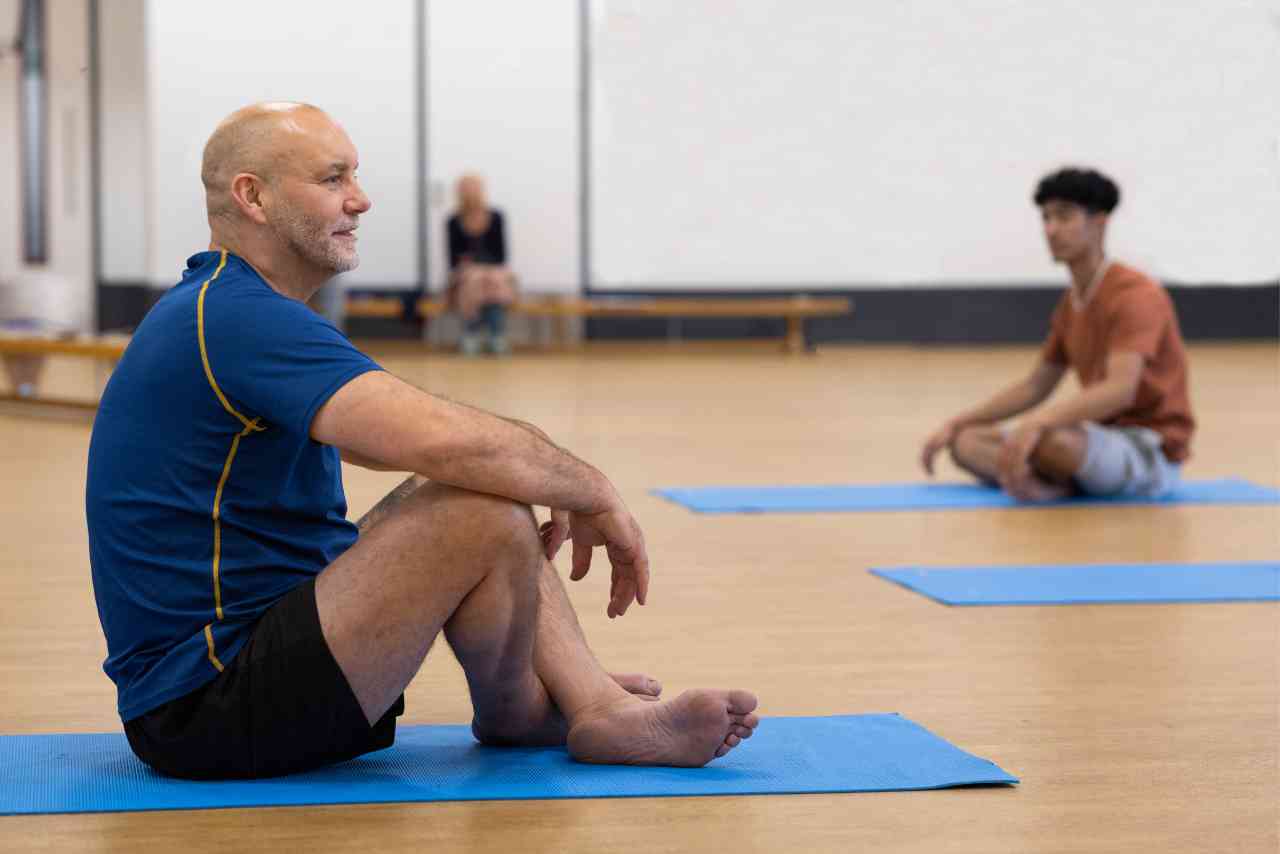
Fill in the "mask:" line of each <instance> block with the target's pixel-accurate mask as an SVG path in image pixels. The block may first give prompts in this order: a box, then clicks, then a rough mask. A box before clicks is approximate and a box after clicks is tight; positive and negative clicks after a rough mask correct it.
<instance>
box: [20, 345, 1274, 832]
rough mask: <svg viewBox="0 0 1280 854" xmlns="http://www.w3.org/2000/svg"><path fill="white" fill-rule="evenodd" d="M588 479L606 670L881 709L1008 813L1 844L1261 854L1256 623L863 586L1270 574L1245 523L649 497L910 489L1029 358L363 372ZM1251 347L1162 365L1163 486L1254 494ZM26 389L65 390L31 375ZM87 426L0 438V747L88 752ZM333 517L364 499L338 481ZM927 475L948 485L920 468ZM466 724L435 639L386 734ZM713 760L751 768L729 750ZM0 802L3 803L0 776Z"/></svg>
mask: <svg viewBox="0 0 1280 854" xmlns="http://www.w3.org/2000/svg"><path fill="white" fill-rule="evenodd" d="M379 355H380V357H381V358H382V361H383V362H384V364H386V365H387V366H388V367H389V368H391V369H393V370H396V371H397V372H399V373H401V374H402V375H404V376H406V377H408V378H410V379H412V380H414V381H416V382H418V383H419V384H422V385H423V386H425V387H427V388H429V389H431V390H433V391H438V392H441V393H444V394H447V395H450V396H453V397H456V398H460V399H463V400H467V401H470V402H472V403H475V404H478V405H481V406H485V407H489V408H492V409H495V410H497V411H499V412H502V413H506V414H511V415H518V416H520V417H522V418H525V419H528V420H531V421H534V422H535V423H538V424H540V425H542V426H543V427H544V428H545V429H546V430H547V431H548V432H549V433H550V434H551V435H552V436H554V437H555V438H556V439H557V440H558V441H560V442H561V443H563V444H565V445H566V446H568V447H569V448H571V449H572V450H574V451H575V452H577V453H578V454H579V455H581V456H583V457H585V458H586V459H588V460H591V461H593V462H595V463H596V464H598V465H599V466H600V467H602V468H603V469H604V470H605V471H606V472H607V473H608V474H610V476H611V477H612V478H613V479H614V480H615V482H616V483H617V484H618V485H619V487H620V489H621V490H622V491H623V493H624V495H625V496H626V497H627V499H628V501H629V502H630V504H631V506H632V508H633V510H634V511H635V513H636V514H637V516H638V517H639V519H640V521H641V523H642V524H643V525H645V526H646V530H647V535H648V540H649V545H650V552H651V554H652V555H653V557H654V560H655V576H654V584H653V589H652V592H651V603H650V605H649V606H648V607H647V608H644V609H640V610H638V611H633V612H632V614H630V615H628V616H627V617H626V618H625V619H622V620H619V621H616V622H612V623H611V622H609V621H608V620H606V619H605V617H604V604H605V590H606V578H607V575H606V573H605V572H603V571H600V570H599V568H597V570H596V572H595V573H594V574H593V575H592V576H590V577H589V578H588V579H587V580H585V581H584V582H582V583H580V584H577V585H574V587H573V589H572V591H571V592H572V594H573V597H574V601H575V602H576V604H577V605H578V607H579V609H580V610H581V612H582V619H583V623H584V625H585V628H586V630H587V632H588V635H589V637H590V638H591V639H592V642H593V644H594V646H595V647H596V649H597V651H598V652H599V653H600V655H601V657H602V658H603V660H604V661H605V662H606V664H608V665H610V666H612V667H614V668H618V669H643V670H645V671H648V672H650V673H652V674H654V675H656V676H658V677H660V678H661V679H663V680H664V682H665V684H666V686H667V690H668V691H670V692H672V693H675V692H678V691H680V690H682V689H683V688H686V687H691V686H702V685H706V686H725V687H727V686H740V687H747V688H751V689H754V690H755V691H756V692H757V693H758V694H759V696H760V698H761V703H762V708H761V711H762V712H763V713H764V714H766V715H770V714H774V715H799V714H813V715H817V714H839V713H855V712H886V711H897V712H901V713H902V714H904V715H906V716H908V717H910V718H912V719H914V720H916V721H918V722H920V723H921V724H923V725H924V726H926V727H928V728H930V729H931V730H933V731H934V732H937V733H938V734H940V735H942V736H943V737H945V738H947V739H949V740H951V741H953V742H955V743H956V744H958V745H960V746H961V747H963V748H965V749H967V750H970V751H972V752H974V753H977V754H978V755H980V756H984V757H987V758H990V759H992V760H994V761H995V762H997V763H998V764H1000V765H1001V766H1003V767H1004V768H1006V769H1008V770H1009V771H1011V772H1013V773H1014V774H1016V775H1018V776H1020V777H1021V778H1022V781H1023V782H1022V785H1021V786H1018V787H1017V788H1011V789H969V790H952V791H941V792H917V793H896V794H895V793H889V794H860V795H821V796H813V795H806V796H778V797H751V798H701V799H699V798H693V799H678V798H668V799H637V800H575V801H545V802H513V803H443V804H406V805H381V806H344V807H327V808H320V809H316V808H288V809H251V810H211V811H202V812H173V813H136V814H118V815H84V816H36V817H9V818H0V850H4V851H26V850H35V851H45V850H49V851H54V850H56V851H138V850H146V851H154V852H167V851H183V852H188V854H195V852H205V851H209V852H227V851H237V850H250V849H253V850H267V851H270V850H277V849H285V848H288V849H291V850H296V849H303V850H307V851H309V852H319V851H330V850H332V851H339V850H352V851H361V852H375V851H376V852H382V851H401V850H403V851H409V850H424V851H443V850H465V851H491V850H494V851H502V850H510V851H521V852H541V851H593V850H601V849H605V848H609V849H622V848H625V849H629V850H630V849H634V850H658V851H677V850H680V851H684V850H706V849H713V848H714V849H718V850H722V851H733V852H739V851H920V852H950V851H964V852H998V851H999V852H1003V851H1037V852H1040V851H1045V852H1048V851H1062V852H1075V851H1108V852H1111V851H1151V852H1156V851H1159V852H1165V851H1214V852H1224V851H1241V852H1266V854H1274V852H1275V851H1276V850H1277V841H1278V840H1277V821H1278V818H1280V779H1278V774H1280V771H1278V758H1280V755H1278V751H1280V745H1278V741H1280V684H1278V683H1280V605H1276V604H1266V603H1255V604H1222V605H1185V606H1171V605H1145V606H1100V607H1047V608H973V609H948V608H945V607H943V606H940V605H937V604H934V603H932V602H931V601H929V600H926V599H924V598H922V597H919V596H916V595H913V594H911V593H908V592H906V591H904V590H901V589H899V588H897V587H896V586H893V585H890V584H888V583H885V582H883V581H880V580H878V579H876V578H874V577H872V576H871V575H869V574H868V573H867V571H866V570H867V568H868V567H870V566H874V565H885V564H900V563H919V564H945V563H956V562H989V563H1013V562H1019V561H1022V562H1111V561H1117V562H1120V561H1148V560H1168V561H1212V560H1236V559H1239V560H1257V559H1275V558H1276V557H1277V556H1280V509H1277V508H1276V507H1174V508H1160V509H1156V508H1143V507H1117V508H1114V509H1078V510H1074V509H1073V510H1040V511H977V512H955V513H889V514H826V515H797V516H790V515H778V516H723V517H717V516H696V515H693V514H691V513H688V512H686V511H684V510H682V509H680V508H677V507H674V506H671V505H668V504H665V503H663V502H661V501H659V500H658V499H656V498H653V497H651V496H649V495H648V494H647V490H648V489H650V488H652V487H657V486H672V485H699V484H734V483H744V484H745V483H817V482H841V481H866V482H873V481H889V480H910V479H915V478H916V477H917V476H918V473H917V470H916V463H915V459H916V453H917V449H918V445H919V442H920V440H921V439H922V438H923V436H924V435H925V434H926V432H927V431H928V430H929V429H930V428H932V427H933V426H934V424H935V423H936V422H938V421H939V420H940V419H942V418H943V417H945V416H947V415H949V414H951V413H953V412H954V411H955V410H957V409H958V408H960V407H961V406H963V405H964V404H966V403H967V402H968V401H970V400H971V399H972V398H974V397H975V396H978V395H981V394H983V393H985V392H987V391H990V390H991V389H992V388H993V387H994V385H995V384H997V383H999V382H1002V381H1004V380H1006V379H1009V378H1012V377H1013V376H1015V375H1016V374H1017V373H1018V372H1020V371H1023V370H1025V369H1027V368H1028V367H1029V366H1030V360H1031V359H1032V358H1033V351H1032V350H1029V349H1025V348H1011V349H994V350H950V349H948V350H923V349H910V348H841V349H836V348H831V349H827V350H824V351H823V352H822V353H821V354H820V355H819V356H817V357H800V358H784V357H780V356H779V355H777V354H776V353H775V352H774V351H773V349H772V347H770V348H769V349H768V350H760V349H725V348H723V347H719V348H716V349H714V350H702V349H698V348H695V347H684V348H673V349H667V348H661V347H657V348H650V349H636V348H623V349H603V348H597V349H594V350H591V351H588V352H587V353H583V354H578V355H529V356H517V357H515V358H512V359H510V360H507V361H502V362H492V361H475V362H464V361H461V360H458V359H455V358H452V357H449V356H443V355H432V356H427V357H422V356H418V355H415V354H413V353H411V352H409V351H405V350H403V349H401V350H393V351H382V352H381V353H380V354H379ZM1277 356H1278V351H1277V348H1276V347H1275V346H1266V345H1231V346H1225V345H1222V346H1219V345H1214V346H1195V347H1193V348H1192V350H1191V358H1192V360H1193V362H1192V364H1193V400H1194V403H1195V405H1196V407H1197V414H1198V415H1199V417H1200V419H1201V423H1202V427H1201V430H1200V432H1199V434H1198V436H1197V440H1196V444H1195V453H1196V456H1195V458H1194V460H1193V461H1192V463H1191V465H1189V466H1188V468H1187V472H1186V474H1187V476H1189V477H1214V476H1226V475H1242V476H1246V477H1249V478H1252V479H1254V480H1256V481H1259V482H1262V483H1268V484H1276V483H1277V482H1280V360H1278V359H1277ZM51 370H52V374H51V378H50V388H49V391H50V393H63V394H67V395H84V394H87V393H90V392H91V391H92V383H93V379H94V378H93V372H92V369H90V368H88V367H87V366H83V365H76V364H74V363H72V362H63V363H59V364H56V365H53V366H52V368H51ZM88 438H89V426H88V424H87V423H85V422H84V421H83V420H82V421H79V422H76V421H57V420H48V419H33V418H31V417H28V416H17V415H12V414H0V472H3V489H0V543H2V545H0V685H3V700H0V732H4V733H29V732H45V731H100V730H109V729H115V728H117V727H118V725H119V723H118V720H117V719H116V717H115V714H114V691H113V688H112V686H111V684H110V683H109V682H108V680H107V679H106V677H105V676H103V674H102V672H101V669H100V665H101V661H102V658H103V656H104V643H103V640H102V637H101V635H100V631H99V627H98V623H97V617H96V613H95V611H94V606H93V599H92V595H91V591H90V585H89V569H88V562H87V556H86V545H85V529H84V520H83V487H84V466H85V452H86V448H87V443H88ZM347 475H348V478H347V489H348V496H349V500H350V505H351V512H352V514H353V516H354V515H358V514H359V513H360V512H362V511H363V510H364V509H366V508H367V507H368V506H370V505H371V504H372V503H373V502H374V501H375V500H376V499H377V498H378V497H379V496H380V495H381V494H382V493H383V492H384V491H385V490H387V489H389V488H390V487H391V486H393V485H394V483H395V482H397V480H398V478H396V477H394V476H391V475H377V474H372V473H369V472H364V471H359V470H349V471H348V472H347ZM946 476H947V477H955V476H956V473H955V472H954V470H951V469H950V468H948V469H947V470H946ZM468 719H469V712H468V706H467V703H466V699H465V693H464V685H463V682H462V679H461V675H460V671H459V670H458V667H457V665H456V664H455V663H454V662H453V660H452V658H451V657H450V655H449V654H448V652H447V649H446V648H445V647H444V646H443V645H440V646H439V647H438V648H437V650H436V651H435V652H433V653H432V656H431V658H430V659H429V660H428V662H427V664H426V666H425V667H424V669H423V672H422V674H421V676H420V677H419V678H418V680H417V681H416V682H415V683H414V684H413V685H412V686H411V687H410V689H409V691H408V711H407V713H406V717H405V718H404V721H405V722H406V723H446V722H462V721H465V720H468ZM742 749H745V750H750V743H749V742H748V743H747V744H746V745H745V746H744V747H743V748H742ZM0 785H3V781H2V780H0Z"/></svg>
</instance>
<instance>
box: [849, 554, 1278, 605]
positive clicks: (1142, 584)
mask: <svg viewBox="0 0 1280 854" xmlns="http://www.w3.org/2000/svg"><path fill="white" fill-rule="evenodd" d="M871 571H872V572H873V573H875V574H876V575H878V576H880V577H881V578H887V579H888V580H890V581H892V582H894V583H895V584H901V585H902V586H903V587H905V588H907V589H908V590H914V591H915V592H917V593H922V594H924V595H925V596H928V597H929V598H930V599H934V600H936V601H938V602H941V603H943V604H944V605H1079V604H1088V603H1120V602H1254V601H1280V563H1272V562H1256V563H1169V564H1159V563H1156V564H1110V565H1108V564H1100V565H1083V566H1001V567H992V566H960V567H947V568H923V567H899V568H894V569H873V570H871Z"/></svg>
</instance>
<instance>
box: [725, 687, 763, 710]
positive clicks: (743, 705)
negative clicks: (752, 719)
mask: <svg viewBox="0 0 1280 854" xmlns="http://www.w3.org/2000/svg"><path fill="white" fill-rule="evenodd" d="M757 705H758V701H757V700H756V695H755V694H752V693H751V692H750V691H730V692H729V714H731V715H746V714H750V713H751V712H754V711H755V710H756V706H757Z"/></svg>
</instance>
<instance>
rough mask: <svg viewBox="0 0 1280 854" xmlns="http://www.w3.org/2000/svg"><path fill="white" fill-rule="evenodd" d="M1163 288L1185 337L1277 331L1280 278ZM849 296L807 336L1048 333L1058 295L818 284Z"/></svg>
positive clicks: (683, 329) (645, 323) (778, 333)
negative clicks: (847, 303)
mask: <svg viewBox="0 0 1280 854" xmlns="http://www.w3.org/2000/svg"><path fill="white" fill-rule="evenodd" d="M1168 290H1169V294H1170V296H1171V297H1172V298H1173V302H1174V306H1175V308H1176V310H1177V312H1178V321H1179V323H1180V325H1181V326H1182V333H1183V336H1184V337H1185V338H1187V339H1188V340H1208V339H1226V340H1236V339H1239V340H1251V339H1270V340H1275V339H1277V338H1278V337H1280V283H1275V284H1264V285H1248V286H1235V285H1218V286H1211V287H1210V286H1191V285H1170V286H1169V287H1168ZM793 293H795V291H765V290H741V291H720V290H717V291H707V290H699V289H692V288H691V289H683V290H678V291H677V290H669V289H666V290H661V291H656V290H634V291H625V292H620V291H597V292H595V293H594V294H592V295H593V296H612V297H664V296H665V297H705V296H715V297H725V298H728V299H731V298H734V297H739V298H741V297H763V296H787V295H790V294H793ZM821 295H822V296H846V297H849V298H850V299H852V300H853V304H854V312H853V314H851V315H847V316H844V317H830V318H826V317H823V318H814V319H813V320H809V321H806V324H805V329H806V333H807V335H808V339H809V341H810V343H813V344H822V343H828V342H831V343H834V342H851V343H852V342H868V343H918V344H1017V343H1024V344H1025V343H1034V342H1037V341H1041V340H1043V339H1044V336H1045V334H1046V333H1047V332H1048V328H1049V316H1050V315H1051V314H1052V313H1053V308H1054V306H1055V305H1056V304H1057V302H1058V299H1059V298H1060V297H1061V295H1062V291H1061V289H1060V288H1046V287H998V288H997V287H945V288H944V287H919V288H917V287H911V288H907V287H901V288H852V289H848V290H831V289H824V290H823V291H821ZM586 332H587V337H588V338H590V339H595V340H623V339H631V340H635V339H646V338H659V339H661V338H668V337H681V338H691V339H730V338H765V337H769V338H780V337H782V335H783V334H784V323H783V321H782V320H780V319H779V320H772V319H761V318H687V319H683V320H679V321H675V322H672V321H667V320H663V319H657V318H655V319H650V318H629V317H628V318H591V319H590V320H588V321H587V324H586Z"/></svg>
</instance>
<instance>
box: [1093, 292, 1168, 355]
mask: <svg viewBox="0 0 1280 854" xmlns="http://www.w3.org/2000/svg"><path fill="white" fill-rule="evenodd" d="M1162 296H1163V294H1161V293H1160V292H1159V291H1158V290H1155V289H1152V290H1146V289H1143V290H1136V289H1135V290H1133V291H1131V292H1128V293H1125V294H1122V295H1121V296H1120V297H1119V298H1118V299H1117V300H1116V301H1115V304H1114V307H1113V308H1112V310H1111V312H1110V317H1109V318H1108V324H1107V353H1108V355H1109V354H1112V353H1137V354H1139V355H1140V356H1142V357H1143V358H1144V359H1148V360H1150V359H1154V358H1155V356H1156V353H1157V352H1158V351H1159V348H1160V339H1161V337H1162V336H1163V334H1164V329H1165V326H1166V323H1167V321H1168V316H1169V306H1168V305H1167V304H1166V303H1165V300H1164V299H1162Z"/></svg>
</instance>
